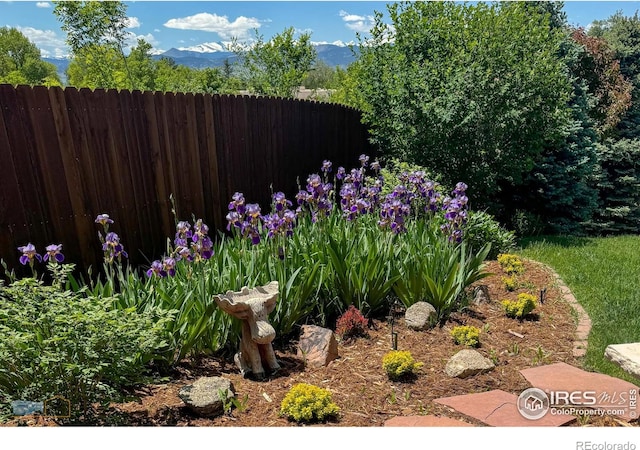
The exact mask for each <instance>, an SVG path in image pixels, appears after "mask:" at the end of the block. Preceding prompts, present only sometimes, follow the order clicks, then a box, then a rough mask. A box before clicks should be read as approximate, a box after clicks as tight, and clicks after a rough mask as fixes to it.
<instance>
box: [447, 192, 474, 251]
mask: <svg viewBox="0 0 640 450" xmlns="http://www.w3.org/2000/svg"><path fill="white" fill-rule="evenodd" d="M466 190H467V185H466V184H464V183H462V182H460V183H458V184H456V187H455V189H454V190H453V191H452V192H451V195H452V196H451V197H445V199H444V200H443V202H442V209H443V210H444V218H445V220H446V222H445V223H444V224H442V225H441V226H440V229H441V230H442V232H443V233H445V234H446V235H447V236H448V237H449V240H450V241H452V242H457V243H460V242H462V237H463V230H464V226H465V225H466V223H467V204H468V202H469V199H468V198H467V196H466V195H465V192H466Z"/></svg>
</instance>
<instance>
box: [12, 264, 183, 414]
mask: <svg viewBox="0 0 640 450" xmlns="http://www.w3.org/2000/svg"><path fill="white" fill-rule="evenodd" d="M72 270H73V266H72V265H65V266H63V267H62V268H60V267H57V268H56V275H57V276H58V277H62V278H64V277H66V275H68V274H69V273H70V272H71V271H72ZM63 285H64V280H63V279H61V278H58V279H56V280H54V286H45V285H44V284H43V283H42V282H41V281H38V280H36V279H34V278H25V279H22V280H19V281H14V282H13V283H11V284H10V285H8V286H4V285H1V284H0V335H2V339H0V397H4V398H5V399H6V400H30V401H45V400H47V399H50V398H52V397H53V396H56V395H59V396H62V397H64V398H65V399H67V400H69V402H70V406H71V418H72V420H73V419H79V418H80V417H81V416H84V418H85V420H86V419H87V415H88V414H89V413H90V412H91V409H92V404H93V403H95V402H109V401H112V400H117V399H119V398H120V392H121V388H122V387H123V386H126V385H132V384H135V383H137V382H140V381H142V380H143V376H144V372H145V366H146V364H147V363H148V362H149V361H150V360H151V359H152V358H153V357H154V354H155V353H156V352H161V351H163V349H164V347H165V346H166V345H167V342H166V341H165V340H164V337H165V332H164V331H165V324H166V322H167V321H169V320H171V317H170V314H169V313H167V312H163V311H153V312H151V311H149V312H145V313H138V312H137V311H136V310H135V308H126V309H114V308H113V307H112V305H113V301H114V299H112V298H97V297H93V296H84V295H81V293H74V292H71V291H68V290H63V289H62V288H60V287H59V286H63Z"/></svg>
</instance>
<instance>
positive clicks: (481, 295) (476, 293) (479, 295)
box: [473, 284, 491, 305]
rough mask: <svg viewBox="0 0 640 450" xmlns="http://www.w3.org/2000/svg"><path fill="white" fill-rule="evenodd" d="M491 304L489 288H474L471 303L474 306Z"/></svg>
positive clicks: (481, 286)
mask: <svg viewBox="0 0 640 450" xmlns="http://www.w3.org/2000/svg"><path fill="white" fill-rule="evenodd" d="M489 302H491V297H490V296H489V287H488V286H487V285H486V284H481V285H479V286H476V287H475V288H474V290H473V303H475V304H476V305H480V304H482V303H489Z"/></svg>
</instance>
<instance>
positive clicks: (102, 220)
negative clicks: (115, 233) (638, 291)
mask: <svg viewBox="0 0 640 450" xmlns="http://www.w3.org/2000/svg"><path fill="white" fill-rule="evenodd" d="M95 223H99V224H100V225H102V226H107V225H109V224H112V223H113V220H111V219H110V218H109V214H98V217H96V220H95Z"/></svg>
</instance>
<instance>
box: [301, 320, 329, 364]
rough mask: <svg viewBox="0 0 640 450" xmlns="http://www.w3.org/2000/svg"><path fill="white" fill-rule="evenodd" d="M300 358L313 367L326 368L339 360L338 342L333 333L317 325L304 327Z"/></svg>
mask: <svg viewBox="0 0 640 450" xmlns="http://www.w3.org/2000/svg"><path fill="white" fill-rule="evenodd" d="M298 357H301V358H304V359H305V362H306V364H308V365H310V366H312V367H324V366H326V365H327V364H329V363H330V362H331V361H333V360H334V359H336V358H338V341H337V340H336V337H335V335H334V334H333V331H331V330H329V329H327V328H322V327H318V326H316V325H303V326H302V335H301V336H300V342H299V343H298Z"/></svg>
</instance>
